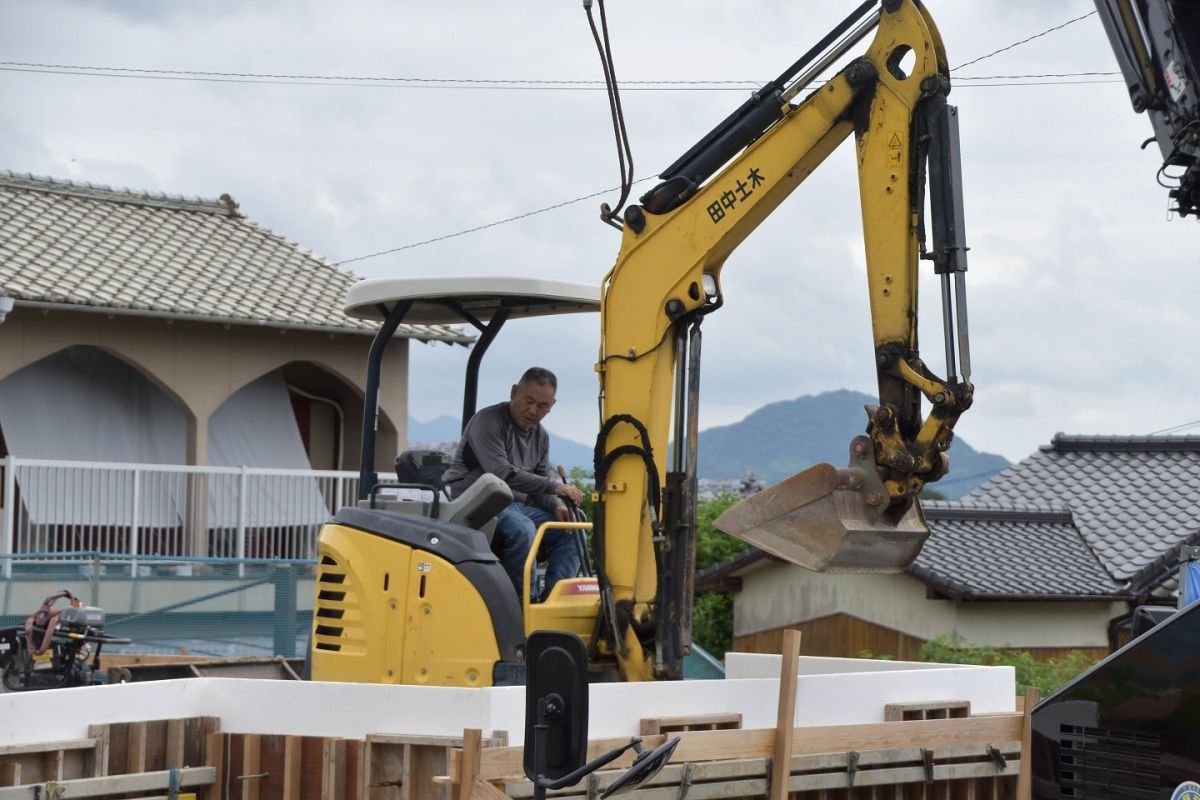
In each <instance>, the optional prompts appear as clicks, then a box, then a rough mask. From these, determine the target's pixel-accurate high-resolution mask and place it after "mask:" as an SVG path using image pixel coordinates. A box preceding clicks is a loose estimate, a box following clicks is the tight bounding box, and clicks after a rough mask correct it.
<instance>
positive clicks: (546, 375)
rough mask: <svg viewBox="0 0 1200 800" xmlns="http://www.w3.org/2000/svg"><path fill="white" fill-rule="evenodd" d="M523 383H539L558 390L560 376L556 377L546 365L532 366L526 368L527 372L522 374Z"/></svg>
mask: <svg viewBox="0 0 1200 800" xmlns="http://www.w3.org/2000/svg"><path fill="white" fill-rule="evenodd" d="M520 382H521V383H538V384H541V385H542V386H549V387H550V388H551V389H553V390H554V391H556V392H557V391H558V378H556V377H554V373H553V372H551V371H550V370H548V369H546V368H545V367H530V368H529V369H527V370H525V374H524V375H522V376H521V381H520Z"/></svg>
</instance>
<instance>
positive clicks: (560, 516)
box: [554, 506, 571, 522]
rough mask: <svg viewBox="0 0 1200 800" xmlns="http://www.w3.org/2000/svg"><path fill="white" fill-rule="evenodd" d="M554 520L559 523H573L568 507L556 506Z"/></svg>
mask: <svg viewBox="0 0 1200 800" xmlns="http://www.w3.org/2000/svg"><path fill="white" fill-rule="evenodd" d="M554 518H555V519H556V520H558V521H559V522H571V512H570V511H569V510H568V509H567V507H566V506H556V507H555V509H554Z"/></svg>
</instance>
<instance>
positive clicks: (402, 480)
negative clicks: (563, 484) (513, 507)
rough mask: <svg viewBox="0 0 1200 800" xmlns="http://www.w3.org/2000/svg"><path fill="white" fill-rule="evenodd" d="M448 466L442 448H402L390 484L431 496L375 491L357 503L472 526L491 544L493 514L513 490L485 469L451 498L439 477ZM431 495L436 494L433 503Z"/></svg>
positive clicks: (505, 505)
mask: <svg viewBox="0 0 1200 800" xmlns="http://www.w3.org/2000/svg"><path fill="white" fill-rule="evenodd" d="M449 467H450V459H449V456H447V455H446V454H445V453H443V452H442V451H441V450H405V451H404V452H403V453H401V454H400V455H398V456H396V478H397V479H398V483H396V484H389V485H391V486H396V487H398V488H406V489H418V490H421V491H422V492H423V493H424V492H427V493H429V495H430V499H428V500H426V499H422V498H420V497H414V498H392V497H386V496H382V495H376V496H375V497H374V498H371V499H367V500H359V501H358V506H359V507H360V508H377V509H382V510H384V511H401V512H404V513H407V514H420V515H421V516H426V517H431V518H433V519H438V520H441V521H442V522H450V523H453V524H455V525H462V526H464V527H467V528H474V529H475V530H477V531H480V532H482V533H483V535H484V536H485V537H486V538H487V540H488V544H491V542H492V536H493V535H494V534H495V531H496V526H495V524H494V523H495V518H496V515H497V514H499V513H500V512H501V511H503V510H504V509H505V508H506V507H507V506H508V504H509V503H511V502H512V501H513V496H512V490H511V489H509V488H508V484H506V483H505V482H504V481H502V480H500V479H499V478H497V477H496V476H495V475H491V474H488V473H484V474H483V475H481V476H479V478H478V479H477V480H476V481H475V482H474V483H472V484H471V485H470V486H469V487H467V488H466V489H465V490H463V492H462V494H460V495H458V496H457V497H454V498H450V497H449V496H448V494H447V492H446V490H445V485H444V483H443V481H442V474H443V473H444V472H445V471H446V470H447V469H449ZM434 495H436V498H437V502H436V503H435V502H434V499H433V496H434ZM435 509H436V513H435Z"/></svg>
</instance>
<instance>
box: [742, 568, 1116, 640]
mask: <svg viewBox="0 0 1200 800" xmlns="http://www.w3.org/2000/svg"><path fill="white" fill-rule="evenodd" d="M1127 611H1128V609H1127V608H1126V606H1125V604H1124V603H1119V602H1111V601H1099V600H1097V601H1060V602H1003V601H997V602H992V601H987V602H961V601H954V600H933V599H929V598H927V597H926V588H925V585H924V584H923V583H921V582H920V581H918V580H917V579H915V578H913V577H911V576H909V575H903V574H902V575H834V574H829V573H818V572H810V571H808V570H805V569H802V568H801V567H797V566H793V565H791V564H784V563H780V562H771V563H768V564H766V565H764V566H761V567H759V568H757V569H755V570H753V571H752V572H750V573H749V574H747V575H745V576H744V577H743V578H742V590H741V591H740V592H739V593H738V594H736V595H735V596H734V612H733V635H734V637H742V636H750V635H752V634H756V633H759V632H762V631H770V630H774V629H776V628H781V627H785V626H788V625H795V624H798V623H802V622H807V621H809V620H815V619H820V618H822V617H828V616H832V615H835V614H849V615H851V616H854V617H857V618H859V619H862V620H865V621H868V622H871V623H874V624H876V625H881V626H883V627H885V628H891V629H893V630H896V631H900V632H902V633H905V634H908V635H909V636H914V637H917V638H919V639H926V640H928V639H932V638H934V637H936V636H940V635H942V634H947V633H957V634H959V635H961V636H963V637H965V638H966V639H968V640H969V641H971V642H973V643H976V644H991V645H998V646H1000V645H1011V646H1013V647H1017V648H1107V647H1108V645H1109V642H1108V624H1109V621H1110V620H1111V619H1113V618H1115V617H1118V616H1121V615H1122V614H1124V613H1126V612H1127Z"/></svg>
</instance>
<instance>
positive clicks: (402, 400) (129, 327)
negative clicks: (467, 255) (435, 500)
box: [0, 307, 408, 469]
mask: <svg viewBox="0 0 1200 800" xmlns="http://www.w3.org/2000/svg"><path fill="white" fill-rule="evenodd" d="M370 344H371V337H370V336H368V335H363V334H358V333H319V332H314V331H283V330H279V329H274V328H260V327H255V326H252V325H246V326H229V325H219V324H210V323H199V322H190V321H189V322H173V321H171V320H163V319H150V318H142V317H129V316H121V315H114V316H106V315H102V314H83V313H73V312H65V311H64V312H58V311H46V312H43V311H39V310H33V309H27V308H20V307H18V308H17V309H15V310H14V311H12V312H11V313H10V314H9V315H8V317H7V319H6V320H5V321H4V322H3V324H0V379H3V378H5V377H7V376H8V375H11V374H12V373H13V372H16V371H17V370H19V369H21V368H22V367H26V366H29V365H30V364H34V363H36V362H37V361H39V360H41V359H42V358H45V357H46V356H49V355H52V354H54V353H56V352H58V351H60V350H63V349H64V348H67V347H70V346H72V345H91V346H94V347H99V348H101V349H102V350H105V351H107V352H108V353H110V354H112V355H114V356H116V357H117V358H119V359H121V360H122V361H125V362H126V363H128V364H130V365H133V366H134V367H136V368H137V370H138V371H139V372H141V373H142V374H143V375H145V376H146V377H147V378H149V379H150V380H151V381H152V382H153V383H155V384H157V385H158V386H159V387H160V388H162V389H163V390H164V391H165V392H166V393H167V394H168V395H169V396H171V397H172V399H173V400H175V401H176V402H177V403H178V404H179V406H180V407H181V408H182V409H183V411H184V414H185V416H186V417H187V420H188V434H187V435H188V442H187V463H192V464H207V463H209V462H208V449H209V443H208V433H207V432H208V420H209V417H210V415H211V414H212V413H213V412H214V411H216V410H217V409H218V408H219V407H220V406H221V404H222V403H224V402H225V400H226V399H228V398H229V396H230V395H232V394H233V393H234V392H236V391H237V390H238V389H240V388H241V387H243V386H245V385H246V384H248V383H250V382H251V381H254V380H255V379H256V378H259V377H260V376H262V375H266V374H267V373H269V372H271V371H273V370H276V369H278V368H280V367H282V366H284V365H285V364H289V363H292V362H307V363H311V364H315V365H317V366H318V367H320V368H321V369H323V370H326V371H328V372H329V373H331V374H333V375H335V376H337V377H338V378H340V379H341V380H343V381H345V382H346V383H347V384H349V385H350V386H353V387H354V388H355V389H356V390H357V391H358V392H360V393H361V392H362V391H363V390H364V388H365V385H366V366H367V350H368V348H369V347H370ZM407 389H408V340H407V339H395V340H393V341H392V342H391V343H390V344H389V346H388V349H387V352H386V355H385V358H384V365H383V370H382V374H381V376H380V387H379V403H380V409H381V410H382V411H383V412H384V413H385V414H386V415H387V417H388V419H389V420H390V421H391V422H392V424H393V426H394V428H395V431H396V437H395V439H396V441H391V437H390V436H389V437H387V438H388V442H387V443H388V444H390V445H391V446H392V448H391V449H393V452H388V450H389V447H385V446H384V445H385V442H384V437H383V435H382V433H381V439H380V447H379V449H378V450H377V452H376V455H377V458H376V466H377V468H379V469H386V468H390V467H391V462H392V459H393V458H394V456H395V452H394V447H395V445H396V443H397V442H401V443H402V442H404V441H405V440H406V434H407V431H406V425H407V419H408V414H407V405H408V393H407ZM346 412H347V425H348V435H347V436H346V440H345V442H344V444H345V447H346V463H347V464H354V463H357V459H358V452H359V450H358V431H357V428H356V427H355V423H356V422H359V421H360V420H361V405H360V406H359V407H358V408H357V409H353V408H347V409H346ZM18 455H19V454H18Z"/></svg>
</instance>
